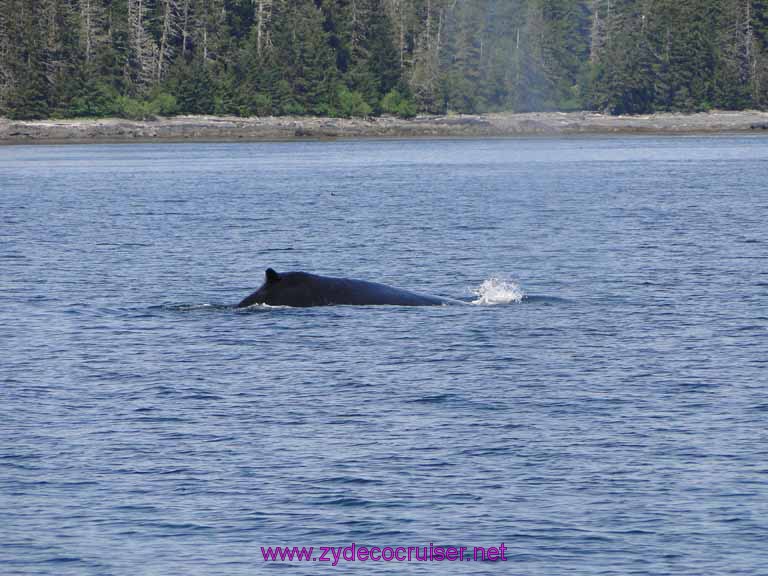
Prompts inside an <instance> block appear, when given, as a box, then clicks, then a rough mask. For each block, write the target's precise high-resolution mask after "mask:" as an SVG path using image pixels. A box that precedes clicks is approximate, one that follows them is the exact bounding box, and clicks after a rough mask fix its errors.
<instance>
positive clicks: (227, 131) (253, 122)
mask: <svg viewBox="0 0 768 576" xmlns="http://www.w3.org/2000/svg"><path fill="white" fill-rule="evenodd" d="M763 131H765V132H766V133H768V112H758V111H739V112H732V111H712V112H704V113H696V114H676V113H661V114H651V115H640V116H610V115H607V114H599V113H593V112H537V113H525V114H515V113H494V114H482V115H447V116H418V117H416V118H413V119H408V120H406V119H401V118H395V117H388V116H385V117H377V118H373V117H372V118H349V119H345V118H318V117H290V116H282V117H251V118H239V117H234V116H232V117H221V116H176V117H170V118H157V119H153V120H145V121H134V120H124V119H119V118H107V119H64V120H27V121H22V120H8V119H4V118H0V144H31V143H40V144H61V143H77V144H82V143H89V142H94V143H96V142H99V143H106V142H137V141H138V142H151V141H259V140H296V139H317V140H322V139H336V138H473V137H483V138H487V137H514V136H534V135H568V134H697V133H702V134H708V133H709V134H711V133H727V132H763Z"/></svg>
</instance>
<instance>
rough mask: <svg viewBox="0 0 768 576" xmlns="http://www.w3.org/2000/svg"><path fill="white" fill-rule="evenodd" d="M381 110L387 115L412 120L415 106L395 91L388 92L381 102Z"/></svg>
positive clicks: (411, 101) (414, 114)
mask: <svg viewBox="0 0 768 576" xmlns="http://www.w3.org/2000/svg"><path fill="white" fill-rule="evenodd" d="M381 109H382V110H383V111H384V112H386V113H387V114H394V115H396V116H400V118H413V117H414V116H416V104H415V103H414V102H413V100H411V99H410V98H406V97H405V96H403V95H402V94H401V93H400V92H398V91H397V90H395V89H392V90H390V91H389V92H387V94H386V95H385V96H384V98H382V100H381Z"/></svg>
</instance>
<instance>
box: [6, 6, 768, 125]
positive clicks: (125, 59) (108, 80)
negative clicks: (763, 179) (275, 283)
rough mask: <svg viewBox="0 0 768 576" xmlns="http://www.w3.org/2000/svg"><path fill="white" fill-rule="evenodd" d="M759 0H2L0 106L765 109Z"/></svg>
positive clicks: (71, 109) (765, 22) (70, 109)
mask: <svg viewBox="0 0 768 576" xmlns="http://www.w3.org/2000/svg"><path fill="white" fill-rule="evenodd" d="M766 103H768V0H0V115H4V116H8V117H12V118H49V117H88V116H93V117H101V116H112V115H117V116H124V117H130V118H148V117H152V116H155V115H173V114H235V115H240V116H252V115H259V116H265V115H286V114H295V115H302V114H312V115H322V116H343V117H348V116H368V115H377V114H382V113H389V114H397V115H400V116H403V117H410V116H414V115H415V114H417V113H420V112H427V113H441V114H443V113H451V112H459V113H478V112H489V111H501V110H511V111H538V110H577V109H592V110H600V111H607V112H610V113H614V114H623V113H649V112H654V111H693V110H706V109H710V108H725V109H743V108H765V107H766Z"/></svg>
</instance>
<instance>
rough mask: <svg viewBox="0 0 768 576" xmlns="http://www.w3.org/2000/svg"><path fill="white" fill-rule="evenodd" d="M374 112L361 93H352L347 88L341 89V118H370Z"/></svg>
mask: <svg viewBox="0 0 768 576" xmlns="http://www.w3.org/2000/svg"><path fill="white" fill-rule="evenodd" d="M372 110H373V109H372V108H371V107H370V105H369V104H368V103H367V102H366V101H365V99H364V98H363V95H362V94H360V92H350V90H349V88H347V87H346V86H342V87H341V88H339V108H338V111H339V115H340V116H343V117H344V118H349V117H350V116H358V117H364V116H370V114H371V112H372Z"/></svg>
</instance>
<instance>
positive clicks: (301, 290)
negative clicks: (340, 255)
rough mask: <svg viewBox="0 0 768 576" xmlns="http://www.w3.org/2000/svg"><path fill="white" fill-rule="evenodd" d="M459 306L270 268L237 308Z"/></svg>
mask: <svg viewBox="0 0 768 576" xmlns="http://www.w3.org/2000/svg"><path fill="white" fill-rule="evenodd" d="M453 303H459V302H458V301H456V300H450V299H447V298H439V297H437V296H429V295H426V294H418V293H417V292H411V291H409V290H402V289H400V288H395V287H393V286H387V285H386V284H379V283H377V282H367V281H365V280H353V279H350V278H335V277H332V276H319V275H317V274H308V273H307V272H282V273H278V272H275V271H274V270H273V269H272V268H267V271H266V273H265V280H264V284H262V286H261V287H260V288H259V289H258V290H256V292H254V293H253V294H251V295H250V296H248V297H247V298H245V299H243V300H242V301H241V302H240V303H239V304H238V305H237V308H246V307H248V306H253V305H254V304H267V305H269V306H295V307H306V306H334V305H341V304H347V305H354V306H374V305H387V304H388V305H391V306H440V305H443V304H453Z"/></svg>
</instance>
